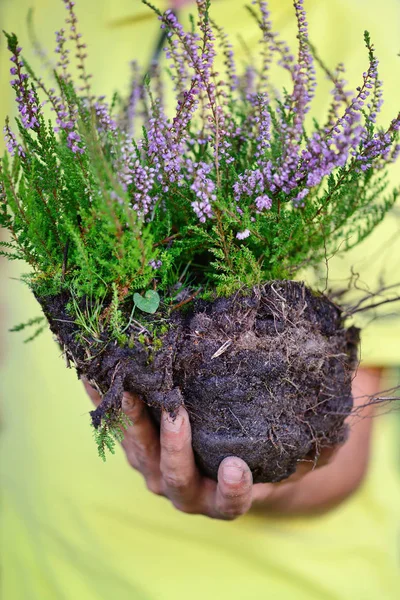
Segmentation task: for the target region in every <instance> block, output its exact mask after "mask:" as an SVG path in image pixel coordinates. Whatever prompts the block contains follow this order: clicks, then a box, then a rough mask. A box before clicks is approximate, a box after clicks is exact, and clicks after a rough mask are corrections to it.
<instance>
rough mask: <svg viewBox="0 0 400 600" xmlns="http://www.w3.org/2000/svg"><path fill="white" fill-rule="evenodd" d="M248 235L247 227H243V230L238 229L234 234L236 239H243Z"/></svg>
mask: <svg viewBox="0 0 400 600" xmlns="http://www.w3.org/2000/svg"><path fill="white" fill-rule="evenodd" d="M249 235H250V230H249V229H245V230H244V231H239V232H238V233H237V234H236V237H237V239H238V240H245V239H246V238H248V237H249Z"/></svg>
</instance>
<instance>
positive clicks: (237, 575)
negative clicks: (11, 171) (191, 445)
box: [0, 0, 400, 600]
mask: <svg viewBox="0 0 400 600" xmlns="http://www.w3.org/2000/svg"><path fill="white" fill-rule="evenodd" d="M243 1H244V0H213V6H212V10H213V14H214V16H215V19H216V20H217V21H218V22H219V23H221V24H222V25H224V26H225V27H226V29H227V30H228V32H230V33H231V34H233V35H236V34H237V33H240V35H241V36H242V37H243V38H244V39H245V40H246V42H247V44H248V45H249V46H250V47H252V48H253V49H254V51H256V50H257V30H256V28H255V26H254V24H253V23H252V21H251V19H250V18H249V17H248V16H247V14H246V12H245V11H244V9H243V5H242V3H243ZM77 4H78V6H77V12H78V15H79V17H80V24H81V25H80V29H81V31H82V32H83V33H84V34H85V37H86V40H87V42H88V45H89V55H90V60H89V69H90V71H91V72H93V73H94V75H95V78H94V81H95V91H96V92H97V93H111V92H112V91H113V89H114V88H115V87H121V86H122V87H123V86H124V85H126V86H127V85H128V80H129V66H128V61H129V59H130V58H132V57H136V56H140V57H141V58H143V59H144V60H148V58H149V57H150V56H151V52H152V49H153V47H154V44H155V38H156V36H157V32H158V22H157V20H156V19H154V18H149V19H147V18H145V15H147V9H146V8H145V7H143V6H142V5H141V3H140V2H139V0H114V1H112V0H97V2H96V1H95V0H78V2H77ZM156 4H158V5H159V6H161V5H163V2H161V1H159V2H156ZM270 4H271V8H272V13H273V17H274V21H275V23H276V26H277V29H278V30H279V31H281V32H282V34H283V36H284V37H287V38H288V39H290V40H292V41H294V35H295V26H294V19H293V10H292V6H291V1H290V0H281V1H278V0H274V1H272V2H271V3H270ZM31 5H34V6H36V16H35V22H36V29H37V35H38V37H39V39H40V40H41V41H42V44H43V45H44V46H45V47H48V48H52V47H53V45H54V42H53V38H54V34H53V32H54V30H55V29H59V28H60V27H61V26H62V22H63V18H64V10H63V6H62V2H61V0H60V1H58V0H36V1H34V0H1V2H0V22H1V24H2V27H4V28H5V29H6V30H9V31H16V32H20V38H21V42H22V45H23V46H24V48H25V49H28V42H27V36H26V30H25V26H24V19H25V15H26V12H27V9H28V7H29V6H31ZM306 7H307V8H308V11H309V21H310V28H311V37H312V40H313V41H314V43H315V44H316V45H317V46H318V48H319V50H320V53H321V54H323V56H324V57H325V58H326V61H327V62H328V63H329V64H330V65H334V64H335V63H336V62H339V61H341V60H344V62H345V63H346V64H347V65H348V67H349V79H350V80H351V81H355V82H356V81H358V79H357V78H358V77H359V76H360V74H361V73H362V71H363V70H364V65H365V64H366V61H367V58H366V55H365V52H364V51H363V42H362V34H363V30H364V29H365V28H368V29H369V30H370V31H371V35H372V38H373V40H375V42H376V47H377V53H378V55H379V57H380V59H381V71H382V76H383V78H384V80H385V82H386V85H385V89H386V97H387V98H388V99H390V101H388V102H387V107H386V108H385V109H384V115H385V116H386V119H389V118H390V117H392V116H393V115H394V113H395V110H396V103H397V102H398V100H397V99H398V90H397V86H398V78H399V72H400V64H399V61H400V59H398V58H397V56H396V55H397V53H398V52H399V50H400V46H399V40H400V35H399V34H400V3H399V2H398V1H397V0H382V1H381V2H380V3H377V2H376V1H375V0H331V1H329V2H328V1H322V0H308V1H306ZM142 16H143V19H142V18H141V17H142ZM137 17H140V18H137ZM135 18H136V20H135ZM7 59H8V56H7V55H6V52H5V48H4V42H2V45H1V47H0V69H1V71H0V76H1V78H0V80H1V82H2V88H1V89H2V96H1V107H0V117H2V116H3V115H4V114H6V113H10V112H11V111H12V110H13V109H12V105H11V94H9V91H8V88H7V87H6V85H5V84H6V81H7V79H8V68H9V63H8V60H7ZM357 84H358V83H355V85H357ZM324 89H325V88H324ZM326 89H327V88H326ZM326 100H327V97H326V95H324V94H323V93H322V95H321V96H320V97H319V98H318V99H317V102H316V113H318V111H321V110H323V107H324V103H326ZM397 108H398V106H397ZM397 227H398V221H397V219H396V218H395V217H391V218H389V219H388V220H387V221H386V223H384V224H383V225H381V226H380V227H379V228H378V229H377V231H376V233H375V234H374V235H373V236H372V237H371V238H369V239H368V240H367V241H366V242H365V243H364V244H363V245H362V246H360V247H359V248H358V249H357V250H356V251H355V252H354V253H352V256H350V257H347V258H345V259H340V260H338V261H337V263H338V266H334V265H332V267H331V269H330V271H331V272H330V275H331V276H334V273H335V272H336V273H339V275H335V276H338V277H343V276H345V275H347V273H348V271H349V265H351V264H354V265H356V266H357V268H359V269H360V270H361V267H362V266H363V270H362V271H361V272H362V277H363V279H364V280H367V281H370V282H372V281H373V280H374V279H377V277H378V273H379V270H380V267H379V265H380V264H383V265H384V266H385V267H386V271H387V273H389V274H390V278H391V280H392V281H395V280H397V279H398V277H397V278H396V269H397V264H398V260H397V258H396V254H397V256H399V250H400V248H399V241H398V240H397V239H394V241H392V237H393V235H394V234H395V233H396V232H397ZM380 247H382V248H384V249H383V250H382V252H381V254H380V255H379V256H375V253H376V249H377V248H378V249H379V248H380ZM371 256H372V257H373V260H372V259H371ZM397 270H398V269H397ZM5 273H7V274H8V275H9V276H10V277H14V276H16V273H17V269H16V268H14V266H12V267H11V266H9V265H8V266H7V265H5V264H2V279H1V281H2V284H1V286H0V304H1V311H2V313H1V315H2V329H1V339H2V346H3V351H2V365H1V378H0V389H1V400H2V412H1V421H2V431H1V436H0V444H1V448H0V457H1V458H0V461H1V463H0V475H1V484H2V501H1V508H0V518H1V528H0V535H1V538H0V541H1V576H0V590H1V594H0V597H1V598H2V599H4V600H64V599H65V600H106V599H107V600H109V599H113V600H114V599H115V600H139V599H140V600H142V599H143V600H181V599H182V600H205V599H206V598H211V599H213V600H214V598H215V599H218V600H247V599H249V600H259V599H261V598H271V599H272V600H292V599H293V600H395V599H396V600H397V599H398V598H399V595H400V570H399V561H400V553H399V541H400V481H399V478H398V472H397V461H398V454H399V447H398V446H399V445H398V443H397V439H398V437H397V439H396V435H397V436H398V432H397V430H396V427H397V423H396V420H395V419H394V418H382V419H380V420H379V421H378V425H377V427H376V432H375V439H374V445H373V453H372V461H371V468H370V472H369V476H368V478H367V480H366V482H365V484H364V486H363V487H362V489H361V490H360V491H359V492H358V493H357V494H356V495H355V496H354V497H353V498H352V499H351V500H349V501H348V502H346V503H345V504H343V505H342V506H341V507H339V508H338V509H336V510H334V511H332V512H331V513H329V514H328V515H326V516H323V517H315V518H309V519H272V518H271V519H270V518H263V517H259V516H254V515H247V516H246V517H244V518H242V519H239V520H238V521H236V522H234V523H225V522H218V521H213V520H210V519H207V518H204V517H193V516H188V515H184V514H181V513H179V512H178V511H176V510H175V509H174V508H173V507H171V506H170V504H169V503H168V502H167V501H166V500H165V499H163V498H159V497H156V496H154V495H152V494H150V493H149V492H148V491H147V490H146V489H145V486H144V484H143V481H142V478H141V476H140V475H139V474H137V473H136V472H134V471H132V470H131V469H130V468H129V467H128V465H127V464H126V462H125V459H124V457H123V454H122V452H118V454H117V456H116V457H113V458H110V459H109V460H108V461H107V463H106V464H105V465H104V464H103V463H102V462H101V461H100V460H99V459H98V457H97V454H96V448H95V444H94V442H93V440H92V439H91V434H90V427H89V421H90V419H89V415H88V412H89V410H90V404H89V401H88V400H87V399H86V398H85V396H84V394H83V392H82V389H81V385H80V384H79V383H78V382H77V381H76V377H75V374H74V373H73V372H71V371H68V370H67V369H66V368H65V366H64V364H63V361H62V360H61V357H60V356H59V351H58V348H57V346H56V344H55V343H54V342H53V341H52V340H51V336H50V334H45V335H43V336H42V337H41V338H39V339H38V340H37V341H36V342H34V343H32V344H28V345H23V344H22V342H21V340H20V338H18V337H17V335H16V334H8V333H7V332H6V330H7V328H8V327H9V326H10V325H13V324H16V323H19V322H21V321H25V320H26V319H27V318H29V317H31V316H35V315H36V314H38V313H39V310H38V306H37V305H36V304H35V301H34V299H33V298H32V297H31V295H30V292H29V290H27V289H26V288H25V287H24V286H23V285H22V284H21V283H19V282H17V281H15V280H12V279H10V280H8V281H7V282H6V285H4V281H5V278H4V274H5ZM390 278H389V279H390ZM397 310H398V309H397ZM389 312H396V309H392V308H391V309H390V311H389ZM399 334H400V319H398V320H397V321H396V320H395V319H392V318H387V319H384V320H383V321H382V322H380V323H376V322H375V323H374V324H373V325H371V326H370V327H368V328H367V330H366V332H365V336H364V343H363V356H364V358H366V359H367V360H368V361H369V362H370V363H371V362H372V363H374V362H375V363H379V364H386V365H396V364H398V363H399V362H400V361H399V359H398V349H397V348H398V344H397V340H398V339H399V337H400V335H399Z"/></svg>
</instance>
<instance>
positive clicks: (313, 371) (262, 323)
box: [38, 281, 359, 482]
mask: <svg viewBox="0 0 400 600" xmlns="http://www.w3.org/2000/svg"><path fill="white" fill-rule="evenodd" d="M38 300H39V302H40V303H41V305H42V307H43V310H44V312H45V314H46V316H47V318H48V320H49V322H50V326H51V329H52V331H53V332H54V333H55V335H56V336H57V339H58V340H59V342H60V344H61V346H62V348H63V349H64V351H65V353H66V356H67V357H69V360H70V361H71V362H73V363H74V365H75V366H76V368H77V370H78V374H79V376H82V375H85V377H87V378H88V379H89V381H91V382H92V384H93V385H95V386H96V387H97V389H98V390H99V391H100V392H101V393H102V394H103V401H102V403H101V404H100V406H99V407H98V408H97V409H96V410H95V411H93V412H92V418H93V423H94V425H95V426H96V427H98V426H99V425H100V424H101V421H102V419H103V418H105V416H106V415H108V416H109V415H110V414H112V413H113V412H115V411H118V410H119V409H120V407H121V399H122V393H123V391H129V392H131V393H136V394H139V395H140V396H141V397H142V398H143V399H144V400H145V401H146V402H147V404H148V405H149V406H150V407H152V409H153V410H154V411H155V412H156V413H157V412H158V414H159V411H160V410H161V409H165V410H168V411H170V412H171V413H174V411H176V410H177V408H178V407H179V405H180V404H184V405H185V407H186V409H187V410H188V412H189V415H190V420H191V424H192V433H193V447H194V451H195V454H196V459H197V461H198V464H199V467H200V468H201V469H202V471H203V472H204V473H205V474H206V475H208V476H210V477H212V478H214V479H215V478H216V476H217V471H218V466H219V464H220V462H221V461H222V460H223V459H224V458H225V457H227V456H232V455H235V456H239V457H241V458H242V459H243V460H245V461H246V462H247V464H248V465H249V467H250V469H251V471H252V473H253V478H254V481H255V482H277V481H281V480H283V479H285V478H287V477H289V476H290V475H291V474H292V473H293V472H294V471H295V470H296V466H297V462H298V461H299V460H302V459H305V458H306V459H309V460H316V458H317V457H318V454H319V452H320V450H321V448H323V447H327V446H334V445H336V444H338V443H341V442H343V441H344V440H345V438H346V434H347V428H346V425H345V419H346V417H347V416H348V415H349V414H350V412H351V410H352V406H353V399H352V395H351V381H352V374H353V372H354V369H355V367H356V363H357V346H358V342H359V335H358V333H359V332H358V330H357V329H355V328H353V327H351V328H350V329H345V328H344V324H343V318H342V313H341V310H340V308H339V307H337V306H336V305H334V304H333V303H332V302H331V301H330V300H329V299H328V298H326V297H325V296H323V295H316V294H314V293H313V292H311V291H310V290H309V289H308V288H307V287H306V286H305V285H304V284H302V283H298V282H292V281H285V282H272V283H268V284H266V285H264V286H261V287H259V288H257V289H254V290H253V291H252V292H251V293H250V294H249V295H247V296H244V295H242V294H236V295H234V296H232V297H230V298H227V299H225V298H221V299H218V300H216V301H214V302H205V301H198V302H196V303H194V304H193V307H192V309H191V310H190V311H187V312H185V313H183V312H178V311H176V312H174V313H172V315H171V316H170V318H169V321H170V325H171V327H170V329H169V331H168V333H167V334H165V335H164V337H163V338H162V347H161V349H160V350H158V351H157V352H156V353H155V354H153V355H152V357H151V360H149V349H148V348H147V346H146V345H145V344H142V343H140V342H139V341H138V340H136V341H134V343H133V345H132V347H128V346H124V347H120V346H118V344H117V343H116V342H115V341H110V340H108V339H107V336H105V338H104V344H103V346H102V347H101V348H100V350H99V352H98V354H97V355H96V354H94V355H93V351H92V350H90V351H89V348H88V345H86V344H85V342H84V341H83V340H82V337H81V336H78V335H77V333H78V327H77V325H76V324H75V323H74V322H72V321H71V320H69V322H66V321H68V318H67V317H66V309H65V307H66V304H67V302H68V300H69V297H68V295H67V294H64V295H59V296H56V297H46V298H39V299H38Z"/></svg>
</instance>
